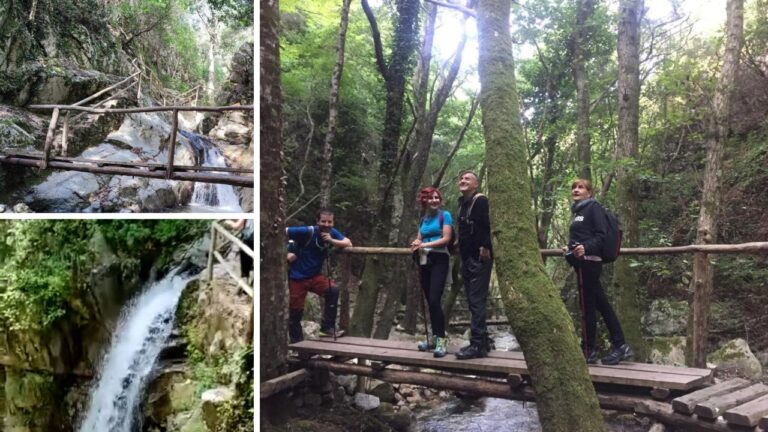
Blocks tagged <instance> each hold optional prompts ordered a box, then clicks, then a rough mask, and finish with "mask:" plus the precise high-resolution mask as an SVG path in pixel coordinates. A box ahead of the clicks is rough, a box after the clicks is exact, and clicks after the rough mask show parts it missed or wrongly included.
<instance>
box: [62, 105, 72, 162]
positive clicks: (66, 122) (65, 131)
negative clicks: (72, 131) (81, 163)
mask: <svg viewBox="0 0 768 432" xmlns="http://www.w3.org/2000/svg"><path fill="white" fill-rule="evenodd" d="M69 114H70V112H69V111H67V114H66V115H65V116H64V128H63V130H62V131H61V155H62V156H64V157H67V147H68V145H67V134H68V133H69Z"/></svg>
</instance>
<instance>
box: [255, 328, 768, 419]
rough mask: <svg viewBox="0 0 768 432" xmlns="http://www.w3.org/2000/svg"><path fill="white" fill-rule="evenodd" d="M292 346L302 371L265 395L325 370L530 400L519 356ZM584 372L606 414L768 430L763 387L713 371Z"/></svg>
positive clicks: (342, 343) (346, 341)
mask: <svg viewBox="0 0 768 432" xmlns="http://www.w3.org/2000/svg"><path fill="white" fill-rule="evenodd" d="M289 349H291V350H293V351H295V352H297V353H298V354H299V358H303V359H304V360H301V361H300V364H301V366H303V367H304V368H305V369H300V370H299V371H297V372H294V373H292V374H290V375H287V376H284V377H281V378H278V379H276V380H272V381H267V382H264V383H261V393H262V398H264V397H265V396H268V395H270V394H274V393H275V392H277V391H280V390H282V389H285V388H287V387H290V386H292V385H295V384H296V381H297V380H298V381H300V380H303V379H306V377H307V376H308V375H309V372H307V371H308V370H322V371H331V372H334V373H337V374H353V375H359V376H367V377H373V378H376V379H379V380H382V381H387V382H391V383H406V384H413V385H421V386H425V387H430V388H435V389H441V390H449V391H457V392H463V393H468V394H474V395H477V396H488V397H498V398H505V399H513V400H522V401H534V400H535V392H534V390H533V388H532V386H531V382H530V376H529V372H528V368H527V365H526V363H525V358H524V356H523V353H522V352H517V351H496V350H493V351H491V352H489V354H488V357H485V358H480V359H472V360H457V359H456V358H455V356H454V355H453V353H455V352H456V351H458V347H456V346H450V347H449V348H448V354H447V355H446V356H445V357H443V358H434V357H433V355H432V353H431V352H420V351H418V350H417V349H416V344H415V343H414V342H403V341H392V340H380V339H367V338H357V337H349V336H347V337H342V338H338V339H337V340H336V341H334V340H333V339H330V338H321V339H319V340H305V341H302V342H299V343H295V344H291V345H289ZM354 360H357V363H354V362H353V361H354ZM369 362H370V364H368V363H369ZM589 374H590V377H591V379H592V382H593V383H594V385H595V388H596V390H597V393H598V399H599V401H600V405H601V407H603V408H606V409H614V410H619V411H627V412H632V413H636V414H640V415H645V416H649V417H652V418H655V419H657V420H658V421H660V422H662V423H665V424H669V425H674V426H677V427H683V428H688V429H690V430H697V431H699V430H700V431H722V432H726V431H727V432H733V431H746V430H749V431H755V432H756V431H765V430H768V386H765V385H763V384H750V382H748V381H746V380H742V379H733V380H729V381H725V382H722V383H719V384H714V385H713V370H711V369H699V368H686V367H674V366H665V365H654V364H646V363H633V362H622V363H620V364H618V365H615V366H604V365H589ZM291 381H292V382H291ZM758 425H759V426H760V427H759V428H758Z"/></svg>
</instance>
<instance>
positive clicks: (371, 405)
mask: <svg viewBox="0 0 768 432" xmlns="http://www.w3.org/2000/svg"><path fill="white" fill-rule="evenodd" d="M379 404H380V402H379V398H377V397H376V396H372V395H369V394H365V393H355V406H357V407H358V408H360V409H362V410H364V411H370V410H373V409H376V408H378V407H379Z"/></svg>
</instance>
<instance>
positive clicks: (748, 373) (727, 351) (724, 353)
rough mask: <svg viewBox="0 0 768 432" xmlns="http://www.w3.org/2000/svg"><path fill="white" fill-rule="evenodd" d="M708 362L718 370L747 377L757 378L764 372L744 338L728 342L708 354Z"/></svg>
mask: <svg viewBox="0 0 768 432" xmlns="http://www.w3.org/2000/svg"><path fill="white" fill-rule="evenodd" d="M707 362H708V363H712V364H713V365H714V366H715V367H716V368H717V370H718V371H721V372H723V373H725V374H728V375H736V376H740V377H743V378H746V379H757V378H760V377H761V376H762V374H763V367H762V365H760V361H759V360H757V357H755V355H754V354H752V350H750V348H749V344H747V341H745V340H744V339H734V340H731V341H728V342H726V343H725V344H724V345H723V346H721V347H720V349H718V350H717V351H715V352H713V353H712V354H710V355H709V356H707Z"/></svg>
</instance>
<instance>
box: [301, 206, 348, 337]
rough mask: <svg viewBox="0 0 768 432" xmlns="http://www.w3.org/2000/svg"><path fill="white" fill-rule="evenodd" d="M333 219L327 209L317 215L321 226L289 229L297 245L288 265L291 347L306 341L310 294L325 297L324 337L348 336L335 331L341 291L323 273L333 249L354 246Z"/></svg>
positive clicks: (322, 329)
mask: <svg viewBox="0 0 768 432" xmlns="http://www.w3.org/2000/svg"><path fill="white" fill-rule="evenodd" d="M333 219H334V218H333V212H332V211H330V210H327V209H323V210H320V211H319V212H318V213H317V217H316V223H317V225H315V226H305V227H288V228H286V233H287V235H288V239H289V240H292V241H293V244H294V247H293V250H291V251H290V252H289V253H288V261H289V262H290V263H291V264H290V265H291V269H290V272H289V273H288V289H289V292H290V295H291V298H290V302H289V306H288V336H289V338H290V341H291V343H296V342H300V341H302V340H304V335H303V331H302V328H301V319H302V318H303V316H304V301H305V300H306V298H307V292H309V291H311V292H313V293H315V294H317V295H319V296H324V297H325V310H324V311H323V320H322V322H321V324H320V336H321V337H334V336H336V337H340V336H342V335H343V334H344V332H343V331H341V330H338V331H337V330H335V329H336V308H337V305H338V302H339V289H338V287H337V286H336V284H335V283H334V282H333V281H332V280H331V279H329V278H328V276H330V275H323V273H322V270H323V263H324V262H325V260H326V258H327V257H328V251H329V250H330V248H331V247H332V246H335V247H338V248H346V247H350V246H352V242H351V241H350V240H349V239H348V238H346V237H344V235H343V234H342V233H341V232H339V231H338V230H337V229H335V228H334V227H333V223H334V220H333ZM334 331H335V332H336V333H335V335H334Z"/></svg>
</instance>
